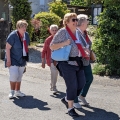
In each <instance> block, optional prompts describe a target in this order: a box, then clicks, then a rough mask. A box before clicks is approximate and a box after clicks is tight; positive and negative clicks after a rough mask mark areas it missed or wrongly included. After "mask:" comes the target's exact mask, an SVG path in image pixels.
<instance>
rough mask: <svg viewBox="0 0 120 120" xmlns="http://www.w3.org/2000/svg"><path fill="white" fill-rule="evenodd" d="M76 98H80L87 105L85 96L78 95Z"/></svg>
mask: <svg viewBox="0 0 120 120" xmlns="http://www.w3.org/2000/svg"><path fill="white" fill-rule="evenodd" d="M78 98H79V99H80V100H81V102H82V103H83V104H84V105H89V103H88V102H87V101H86V99H85V97H83V96H81V95H80V96H79V97H78Z"/></svg>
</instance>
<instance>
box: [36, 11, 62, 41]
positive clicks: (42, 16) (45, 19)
mask: <svg viewBox="0 0 120 120" xmlns="http://www.w3.org/2000/svg"><path fill="white" fill-rule="evenodd" d="M35 19H39V20H40V21H41V23H42V25H41V27H40V36H41V37H40V38H41V41H44V40H45V39H46V38H47V37H48V36H49V33H48V28H49V26H50V25H51V24H56V25H58V26H59V21H60V19H61V18H60V17H59V16H57V15H56V14H54V13H49V12H39V13H38V14H36V15H35Z"/></svg>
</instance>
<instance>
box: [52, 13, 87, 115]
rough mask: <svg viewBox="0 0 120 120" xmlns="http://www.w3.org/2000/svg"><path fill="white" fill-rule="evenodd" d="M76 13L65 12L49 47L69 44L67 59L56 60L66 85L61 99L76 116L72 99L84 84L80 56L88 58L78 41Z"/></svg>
mask: <svg viewBox="0 0 120 120" xmlns="http://www.w3.org/2000/svg"><path fill="white" fill-rule="evenodd" d="M77 21H78V20H77V15H76V13H67V14H65V16H64V19H63V24H64V26H65V27H64V28H61V29H60V30H59V31H58V32H57V33H56V35H55V36H54V38H53V40H52V42H51V44H50V48H51V50H57V49H59V48H61V47H63V46H66V45H69V44H71V46H72V48H71V52H70V57H69V60H68V61H58V64H57V67H58V69H59V71H60V73H61V75H62V77H63V78H64V80H65V84H66V87H67V90H66V94H67V97H64V98H63V99H61V101H62V102H63V103H64V104H65V105H66V107H67V108H68V114H69V115H70V116H78V114H77V113H76V112H75V110H74V107H73V101H74V99H75V98H76V97H77V96H78V95H79V93H80V92H81V90H82V89H83V87H84V85H85V75H84V71H83V65H82V57H84V58H86V59H88V57H89V56H88V55H87V54H86V52H87V51H85V49H84V48H82V46H81V44H80V43H79V37H80V35H78V34H77V31H76V27H77Z"/></svg>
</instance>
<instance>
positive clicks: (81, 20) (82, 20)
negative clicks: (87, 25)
mask: <svg viewBox="0 0 120 120" xmlns="http://www.w3.org/2000/svg"><path fill="white" fill-rule="evenodd" d="M77 19H78V24H77V26H81V24H82V23H83V22H84V21H85V20H87V19H88V16H87V15H85V14H79V15H78V16H77Z"/></svg>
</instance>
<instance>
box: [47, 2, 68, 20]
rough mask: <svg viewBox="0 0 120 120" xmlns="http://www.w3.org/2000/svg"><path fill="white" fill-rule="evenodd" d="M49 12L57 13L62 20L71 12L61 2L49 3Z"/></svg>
mask: <svg viewBox="0 0 120 120" xmlns="http://www.w3.org/2000/svg"><path fill="white" fill-rule="evenodd" d="M49 11H50V13H55V14H56V15H58V16H59V17H61V18H62V19H63V17H64V15H65V14H66V13H68V12H70V10H68V8H67V4H65V3H64V2H61V1H56V2H51V3H49Z"/></svg>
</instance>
